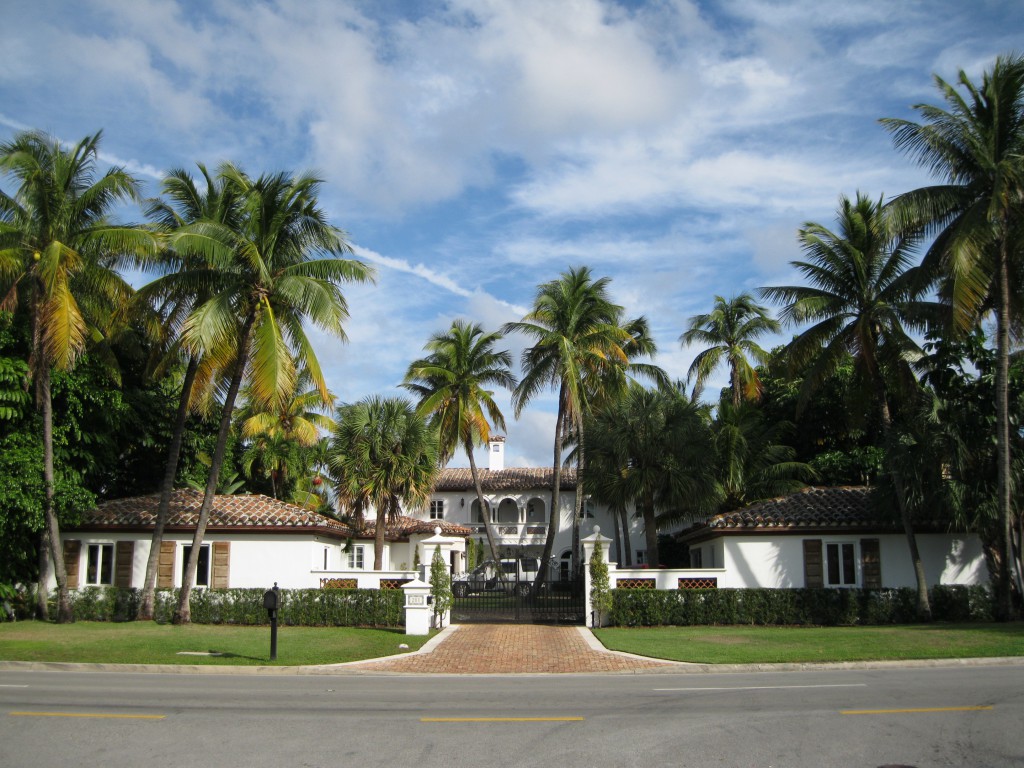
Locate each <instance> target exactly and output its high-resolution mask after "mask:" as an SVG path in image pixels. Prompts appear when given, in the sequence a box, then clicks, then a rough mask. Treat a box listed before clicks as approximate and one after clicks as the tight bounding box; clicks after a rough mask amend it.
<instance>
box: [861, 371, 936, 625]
mask: <svg viewBox="0 0 1024 768" xmlns="http://www.w3.org/2000/svg"><path fill="white" fill-rule="evenodd" d="M868 365H869V370H870V371H871V378H872V380H873V382H874V385H875V396H876V397H877V398H878V408H879V413H880V415H881V419H882V434H883V435H884V437H885V442H886V443H887V444H888V443H889V442H890V439H891V437H892V414H891V413H890V411H889V399H888V397H887V393H886V389H885V382H884V381H883V380H882V377H881V374H880V373H879V372H878V368H877V364H876V362H875V361H874V360H873V359H872V360H870V361H869V362H868ZM890 474H891V475H892V484H893V485H894V486H895V487H896V504H897V505H898V506H899V510H900V522H901V523H902V525H903V533H904V534H905V535H906V537H907V549H908V550H909V551H910V563H911V565H912V566H913V568H914V580H915V581H916V583H917V618H918V620H919V621H931V620H932V607H931V601H930V600H929V598H928V578H927V577H926V576H925V573H924V563H922V562H921V552H920V550H919V549H918V548H917V535H916V534H915V533H914V523H913V521H912V520H911V518H910V508H909V507H908V506H907V493H906V484H905V483H904V482H903V475H902V473H901V472H899V471H897V470H892V471H890Z"/></svg>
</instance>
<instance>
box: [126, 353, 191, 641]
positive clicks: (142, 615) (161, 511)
mask: <svg viewBox="0 0 1024 768" xmlns="http://www.w3.org/2000/svg"><path fill="white" fill-rule="evenodd" d="M198 370H199V357H198V356H197V355H192V356H191V357H190V358H189V361H188V367H187V368H186V369H185V379H184V381H182V383H181V397H180V398H179V399H178V413H177V414H176V416H175V421H174V433H173V434H172V435H171V444H170V445H169V446H168V447H167V464H166V465H165V467H164V479H163V482H162V483H161V485H160V503H159V506H158V507H157V512H156V522H155V524H154V527H153V539H152V541H151V542H150V545H149V559H148V560H147V561H146V579H145V581H144V582H143V584H142V600H141V602H140V603H139V613H138V616H137V618H138V619H140V620H143V621H151V620H152V619H153V607H154V602H155V599H156V577H157V570H158V568H159V567H160V545H161V543H162V542H163V540H164V528H165V527H166V526H167V517H168V515H169V513H170V506H171V493H172V492H173V491H174V478H175V476H176V475H177V474H178V459H179V457H180V456H181V443H182V441H183V439H184V436H185V421H186V419H187V418H188V403H189V400H190V399H191V398H192V385H193V384H194V383H195V380H196V372H197V371H198Z"/></svg>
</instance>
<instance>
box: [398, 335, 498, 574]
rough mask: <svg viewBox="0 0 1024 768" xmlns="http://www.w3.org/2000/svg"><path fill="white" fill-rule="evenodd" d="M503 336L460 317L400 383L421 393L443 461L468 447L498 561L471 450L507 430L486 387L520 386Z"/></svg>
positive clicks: (421, 409)
mask: <svg viewBox="0 0 1024 768" xmlns="http://www.w3.org/2000/svg"><path fill="white" fill-rule="evenodd" d="M501 338H502V335H501V334H500V333H484V331H483V329H482V328H481V327H480V325H478V324H475V323H474V324H470V323H467V322H465V321H463V320H456V321H455V322H453V323H452V326H451V328H450V329H449V330H448V331H446V332H444V333H438V334H435V335H434V336H432V337H431V339H430V341H428V342H427V345H426V347H425V349H426V351H427V352H429V354H428V355H427V357H424V358H421V359H419V360H416V361H414V362H413V363H411V364H410V365H409V370H408V372H407V373H406V374H405V382H404V383H403V384H402V386H403V387H405V388H406V389H408V390H409V391H410V392H413V393H414V394H416V395H418V396H419V398H420V400H419V405H418V409H419V412H420V413H422V414H428V415H430V416H431V419H432V421H433V424H434V425H435V426H436V428H437V430H438V440H439V442H440V451H441V460H442V463H446V462H447V461H449V460H450V459H451V457H452V455H453V454H454V453H455V449H456V448H458V447H461V448H463V449H464V450H465V451H466V456H467V458H468V459H469V471H470V474H471V475H472V476H473V487H474V488H475V489H476V497H477V501H478V502H479V504H480V511H481V514H482V515H483V518H484V528H485V530H486V532H487V543H488V545H489V546H490V549H491V557H492V558H493V559H494V561H495V562H497V561H498V560H500V559H501V558H500V555H499V553H498V545H497V541H496V539H495V538H494V530H493V528H492V526H491V516H490V510H489V509H488V505H487V503H486V502H485V501H484V494H483V488H482V487H481V485H480V474H479V472H478V471H477V467H476V460H475V459H474V456H473V449H474V447H475V446H477V445H486V444H487V443H488V442H489V441H490V435H491V428H492V426H493V427H494V428H497V429H501V430H503V429H505V417H504V415H503V414H502V413H501V409H499V408H498V404H497V403H495V402H494V397H493V392H491V391H489V390H488V389H485V387H488V386H493V385H497V386H500V387H505V388H507V389H512V388H513V387H515V385H516V380H515V377H514V376H513V375H512V371H511V370H509V367H510V366H511V365H512V356H511V355H510V354H509V353H508V352H507V351H505V350H502V351H495V349H494V347H495V345H496V344H497V343H498V342H499V341H500V340H501Z"/></svg>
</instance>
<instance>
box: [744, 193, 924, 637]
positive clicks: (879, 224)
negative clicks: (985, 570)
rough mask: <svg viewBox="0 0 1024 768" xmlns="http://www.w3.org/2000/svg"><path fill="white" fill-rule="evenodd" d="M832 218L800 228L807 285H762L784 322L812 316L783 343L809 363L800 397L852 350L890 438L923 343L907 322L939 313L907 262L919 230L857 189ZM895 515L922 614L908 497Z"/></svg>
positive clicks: (795, 358) (918, 324) (916, 326)
mask: <svg viewBox="0 0 1024 768" xmlns="http://www.w3.org/2000/svg"><path fill="white" fill-rule="evenodd" d="M836 218H837V223H838V225H839V227H838V231H837V232H833V231H831V230H829V229H827V228H826V227H824V226H822V225H820V224H815V223H808V224H805V225H804V227H803V228H802V229H801V230H800V232H799V240H800V243H801V246H802V248H803V251H804V253H805V254H806V255H807V257H808V261H794V262H792V265H793V266H794V267H796V268H797V270H798V271H799V272H800V273H801V274H803V275H804V277H805V278H806V279H807V281H808V282H809V283H810V285H806V286H777V287H771V288H762V289H761V292H762V294H763V295H764V296H765V297H767V298H769V299H771V300H774V301H777V302H780V303H783V304H785V306H784V308H783V310H782V318H783V320H784V321H785V322H787V323H790V324H794V325H796V324H803V323H812V325H811V326H810V327H808V328H806V329H805V330H803V331H802V332H801V333H800V335H799V336H797V337H796V338H795V339H793V341H792V342H790V344H789V345H788V346H786V347H785V349H784V350H783V355H784V356H785V357H786V358H787V359H788V360H789V361H790V362H791V365H792V367H793V368H794V369H804V368H805V366H806V374H805V375H806V378H805V379H804V384H803V387H802V392H801V396H800V401H799V402H800V404H801V405H802V404H804V403H806V402H807V399H808V397H809V395H810V393H811V392H812V391H813V390H814V389H815V388H816V387H817V386H819V385H820V384H821V383H822V382H823V381H824V380H825V379H827V378H828V377H829V376H830V375H831V374H832V373H833V371H835V370H836V368H837V367H838V366H839V365H841V364H842V361H843V360H844V358H845V356H846V355H847V354H852V355H853V357H854V366H855V372H856V373H857V374H858V375H859V377H860V379H861V381H862V382H864V383H865V384H866V386H868V387H869V388H870V390H871V391H872V393H873V396H874V400H875V405H876V407H877V408H878V411H879V418H880V421H881V424H882V429H883V432H884V433H885V436H886V439H887V440H888V437H889V433H890V430H891V428H892V415H891V411H890V399H891V397H892V394H893V393H894V392H896V393H899V392H904V393H908V392H913V391H915V390H916V383H915V380H914V376H913V372H912V371H911V369H910V362H911V361H912V360H915V359H917V358H919V357H920V355H921V351H920V349H919V347H918V345H917V343H916V342H915V341H914V340H913V339H912V338H911V337H910V335H909V334H908V333H907V329H908V328H909V329H912V330H919V331H923V330H924V327H925V324H926V322H927V320H929V319H932V320H934V319H935V317H936V313H935V306H934V305H932V304H929V303H926V302H922V301H919V300H918V299H917V296H918V283H919V281H918V279H917V276H916V274H915V271H914V270H913V269H911V268H910V265H911V263H912V251H913V247H914V245H915V244H916V242H917V238H916V237H915V236H913V235H908V236H904V235H900V234H894V232H893V229H892V222H891V220H890V219H889V218H888V216H887V215H886V211H885V209H884V208H883V206H882V202H881V200H878V201H873V200H871V199H870V198H868V197H866V196H864V195H861V194H859V193H858V195H857V197H856V199H855V200H852V201H851V200H850V199H849V198H848V197H846V196H845V195H844V196H842V197H841V198H840V202H839V209H838V211H837V214H836ZM893 483H894V484H895V485H896V487H897V496H898V498H900V499H905V496H904V495H903V494H902V492H901V489H900V478H899V475H898V473H896V474H894V475H893ZM900 517H901V520H902V522H903V529H904V531H905V533H906V536H907V544H908V547H909V549H910V556H911V560H912V561H913V564H914V573H915V575H916V577H917V600H918V614H919V615H920V616H921V617H922V618H927V617H928V616H929V615H930V613H931V611H930V606H929V603H928V585H927V581H926V580H925V575H924V567H923V566H922V564H921V557H920V554H919V552H918V548H917V539H916V537H915V535H914V529H913V524H912V521H911V519H910V510H909V508H908V507H907V505H906V503H905V501H900Z"/></svg>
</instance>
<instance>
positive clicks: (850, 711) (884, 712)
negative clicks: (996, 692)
mask: <svg viewBox="0 0 1024 768" xmlns="http://www.w3.org/2000/svg"><path fill="white" fill-rule="evenodd" d="M985 709H992V707H920V708H916V709H844V710H842V712H840V714H843V715H902V714H905V713H919V712H979V711H981V710H985Z"/></svg>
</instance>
